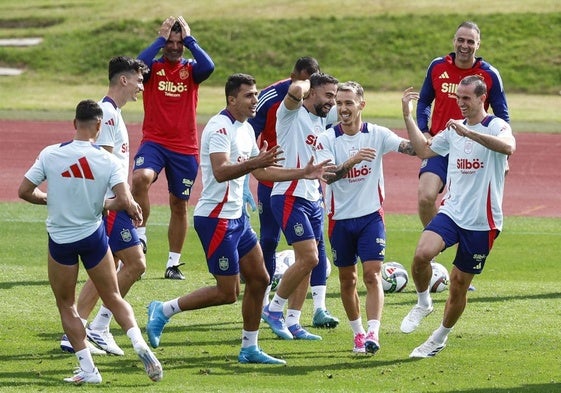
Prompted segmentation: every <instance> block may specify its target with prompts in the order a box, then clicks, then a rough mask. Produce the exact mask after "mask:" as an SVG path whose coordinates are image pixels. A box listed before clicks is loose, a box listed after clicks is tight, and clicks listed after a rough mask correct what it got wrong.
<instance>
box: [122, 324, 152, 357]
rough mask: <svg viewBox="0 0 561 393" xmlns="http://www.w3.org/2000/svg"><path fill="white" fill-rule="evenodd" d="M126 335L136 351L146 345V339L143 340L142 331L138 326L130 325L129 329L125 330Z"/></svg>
mask: <svg viewBox="0 0 561 393" xmlns="http://www.w3.org/2000/svg"><path fill="white" fill-rule="evenodd" d="M127 337H128V338H129V339H130V340H131V343H132V346H133V348H134V350H135V351H136V352H138V351H139V350H140V349H144V347H147V346H148V345H147V344H146V341H145V340H144V337H142V332H141V331H140V328H139V327H138V326H137V327H131V328H130V329H129V330H127Z"/></svg>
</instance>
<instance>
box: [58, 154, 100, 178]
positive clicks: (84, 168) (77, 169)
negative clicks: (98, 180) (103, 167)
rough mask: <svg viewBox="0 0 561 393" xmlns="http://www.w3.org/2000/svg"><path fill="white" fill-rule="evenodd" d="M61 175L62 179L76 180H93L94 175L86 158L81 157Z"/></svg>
mask: <svg viewBox="0 0 561 393" xmlns="http://www.w3.org/2000/svg"><path fill="white" fill-rule="evenodd" d="M61 175H62V177H75V178H78V179H88V180H94V175H93V173H92V170H91V168H90V165H89V164H88V160H87V159H86V157H82V158H80V159H79V160H78V162H77V163H76V164H72V165H70V168H69V169H68V170H66V171H64V172H62V173H61Z"/></svg>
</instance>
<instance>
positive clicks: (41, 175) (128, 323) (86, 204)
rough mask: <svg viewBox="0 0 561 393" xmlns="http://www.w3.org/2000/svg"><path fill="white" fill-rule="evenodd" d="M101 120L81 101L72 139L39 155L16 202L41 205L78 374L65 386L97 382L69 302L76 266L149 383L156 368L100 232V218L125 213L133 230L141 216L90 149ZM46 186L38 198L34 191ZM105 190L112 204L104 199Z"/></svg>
mask: <svg viewBox="0 0 561 393" xmlns="http://www.w3.org/2000/svg"><path fill="white" fill-rule="evenodd" d="M102 119H103V111H102V109H101V108H100V107H99V105H98V104H97V103H96V102H94V101H92V100H84V101H81V102H80V103H79V104H78V105H77V107H76V116H75V119H74V127H75V129H76V133H75V135H74V139H73V140H72V141H70V142H66V143H61V144H56V145H51V146H48V147H46V148H44V149H43V150H42V151H41V153H40V154H39V157H38V158H37V160H36V161H35V163H34V164H33V166H32V167H31V168H30V169H29V170H28V171H27V172H26V174H25V177H24V179H23V181H22V183H21V185H20V187H19V191H18V195H19V197H20V198H22V199H24V200H26V201H28V202H30V203H33V204H39V205H47V211H48V217H47V232H48V235H49V241H48V271H49V282H50V284H51V289H52V290H53V294H54V296H55V299H56V304H57V307H58V310H59V313H60V317H61V322H62V327H63V329H64V332H65V333H66V335H67V336H68V339H69V340H70V343H71V344H72V347H73V348H74V350H75V352H76V358H77V359H78V362H79V369H78V370H77V372H75V374H74V375H73V376H72V377H69V378H65V379H64V380H65V381H66V382H70V383H78V384H79V383H101V380H102V379H101V375H100V373H99V371H98V369H97V368H96V367H95V364H94V362H93V359H92V355H91V353H90V351H89V350H88V348H87V347H86V330H85V329H84V325H83V323H82V320H81V319H80V316H79V315H78V312H77V310H76V304H75V302H74V293H75V290H76V280H77V277H78V267H79V265H78V259H79V258H80V259H81V260H82V264H83V265H84V267H85V268H86V271H87V273H88V276H89V277H90V279H91V280H92V281H93V283H94V284H95V286H96V288H97V289H98V292H99V296H100V297H101V299H102V300H103V304H105V305H106V306H107V307H108V308H109V309H110V310H112V311H113V314H114V315H115V319H116V320H117V323H119V325H120V326H121V327H122V328H123V330H124V331H125V332H126V334H127V336H128V337H129V338H130V340H131V342H132V345H133V348H134V350H135V352H136V353H137V354H138V356H139V358H140V359H141V360H142V362H143V364H144V367H145V370H146V372H147V374H148V376H149V377H150V379H152V380H153V381H159V380H160V379H162V375H163V371H162V366H161V364H160V362H159V361H158V359H156V357H155V356H154V354H153V353H152V351H151V350H150V348H148V345H147V344H146V341H144V338H143V337H142V333H141V332H140V329H139V328H138V325H137V323H136V321H135V319H134V312H133V310H132V308H131V306H130V305H129V304H128V303H127V302H126V301H125V300H124V299H123V298H122V297H121V294H120V292H119V287H118V282H117V274H116V271H115V262H114V260H113V256H112V255H111V250H110V249H109V245H108V239H107V235H106V233H105V226H104V225H103V220H102V212H103V211H104V210H115V211H116V210H124V211H126V213H127V214H128V215H129V216H130V217H131V218H132V219H133V220H134V222H135V223H140V222H142V210H141V208H140V206H139V205H138V204H137V203H136V202H135V201H134V199H133V198H132V195H131V193H130V191H129V187H128V184H127V181H126V180H127V173H126V171H125V170H124V168H123V166H122V164H121V163H120V162H119V161H118V159H117V158H116V157H115V156H114V155H112V154H110V153H109V152H107V151H106V150H104V149H101V148H100V147H99V146H97V145H94V141H95V138H96V137H97V135H98V133H99V129H100V127H101V121H102ZM47 179H48V182H47V192H44V191H42V190H40V189H39V188H38V186H39V185H40V184H41V183H43V182H44V181H45V180H47ZM108 188H110V189H112V190H113V192H114V194H115V197H114V198H111V199H105V193H106V191H107V189H108Z"/></svg>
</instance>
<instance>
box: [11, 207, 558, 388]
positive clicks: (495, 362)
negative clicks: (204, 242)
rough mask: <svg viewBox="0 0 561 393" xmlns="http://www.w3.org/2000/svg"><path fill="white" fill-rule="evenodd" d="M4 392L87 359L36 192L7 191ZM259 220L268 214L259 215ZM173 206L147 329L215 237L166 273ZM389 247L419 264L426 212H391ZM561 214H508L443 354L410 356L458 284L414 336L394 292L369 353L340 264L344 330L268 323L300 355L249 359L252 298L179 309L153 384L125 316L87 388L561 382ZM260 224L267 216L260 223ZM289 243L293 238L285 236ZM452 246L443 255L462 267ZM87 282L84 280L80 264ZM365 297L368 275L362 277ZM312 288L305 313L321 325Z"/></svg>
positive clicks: (394, 256) (154, 236)
mask: <svg viewBox="0 0 561 393" xmlns="http://www.w3.org/2000/svg"><path fill="white" fill-rule="evenodd" d="M0 207H1V212H2V213H0V227H1V228H2V236H1V237H0V249H2V262H1V264H0V292H1V294H2V297H1V299H2V300H1V302H2V318H0V346H1V348H2V351H1V353H0V362H1V363H0V391H2V392H21V391H26V392H60V391H75V389H76V387H74V386H67V385H66V384H64V383H63V382H62V378H64V377H67V376H69V375H70V372H71V371H72V369H73V367H74V366H75V365H76V364H77V362H76V359H75V357H74V356H73V355H69V354H66V353H62V352H61V351H60V349H59V339H60V335H61V333H62V328H61V325H60V320H59V316H58V312H57V310H56V306H55V302H54V297H53V295H52V293H51V290H50V287H49V285H48V281H47V275H46V240H47V237H46V233H45V227H44V219H45V217H46V209H45V208H44V207H40V206H31V205H27V204H23V203H0ZM252 219H253V221H254V222H255V223H256V222H257V217H256V216H255V215H253V216H252ZM167 221H168V217H167V208H164V207H155V208H154V209H153V212H152V216H151V223H150V226H149V233H148V235H149V247H150V249H149V254H148V271H147V273H146V277H145V278H143V279H142V280H141V281H139V282H138V283H136V284H135V286H134V287H133V288H132V290H131V293H130V294H129V296H128V297H127V299H128V300H129V302H130V303H131V304H132V306H133V308H134V310H135V312H136V315H137V320H138V322H139V325H140V327H141V329H142V330H143V331H144V327H145V325H146V311H145V307H146V306H147V304H148V303H149V302H150V301H151V300H153V299H158V300H168V299H171V298H174V297H177V296H180V295H182V294H184V293H186V292H188V291H192V290H194V289H197V288H199V287H201V286H204V285H212V284H213V283H214V280H213V278H212V277H211V276H210V275H209V274H208V272H207V271H206V264H205V262H204V259H203V254H202V248H201V246H200V244H199V241H198V239H197V236H196V234H195V232H194V231H192V230H191V231H190V233H189V235H188V239H187V244H186V246H185V250H186V251H185V253H184V257H183V259H184V260H185V261H186V262H187V264H186V265H185V266H184V270H183V271H184V273H185V274H186V276H187V280H186V281H184V282H178V281H169V280H164V279H163V278H162V276H163V272H164V266H165V260H166V257H167V244H166V243H167V240H166V231H167ZM386 222H387V229H388V249H387V260H396V261H399V262H401V263H403V264H404V265H405V266H406V267H409V266H410V260H411V257H412V255H413V251H414V247H415V245H416V242H417V239H418V236H419V230H420V228H419V224H418V219H417V217H416V216H408V215H393V214H392V215H386ZM559 224H560V220H559V219H534V218H520V217H507V218H506V219H505V228H504V232H503V233H502V234H501V236H500V237H499V238H498V240H497V242H496V243H495V247H494V249H493V252H492V254H491V257H490V258H489V260H488V262H487V265H486V267H485V270H484V272H483V274H482V275H480V276H479V277H476V279H475V281H474V285H475V286H476V291H475V292H470V293H469V302H468V306H467V309H466V311H465V313H464V315H463V317H462V318H461V319H460V321H459V323H458V324H457V325H456V327H455V328H454V330H453V332H452V333H451V335H450V337H449V340H448V346H447V348H446V349H445V350H444V351H443V352H441V353H440V354H439V355H438V356H437V357H435V358H433V359H424V360H410V359H409V357H408V356H409V353H410V352H411V350H412V349H413V348H414V347H416V346H417V345H419V344H420V343H422V342H423V341H424V340H425V339H426V338H427V337H428V335H429V334H430V333H431V332H432V330H433V329H434V328H436V327H437V325H438V324H439V322H440V320H441V317H442V311H443V306H444V302H445V299H446V296H447V293H446V292H444V293H440V294H434V295H433V300H434V303H435V312H434V313H433V314H432V315H431V316H429V317H428V318H427V319H426V320H425V321H424V322H423V323H422V325H421V326H420V327H419V329H418V331H416V332H414V333H412V334H409V335H405V334H402V333H401V332H400V331H399V324H400V322H401V319H402V318H403V316H404V315H405V314H406V313H407V312H408V311H409V309H410V307H411V306H412V305H413V304H414V302H415V293H414V289H413V285H412V282H410V283H409V284H408V286H407V287H406V289H405V291H404V292H403V293H398V294H387V295H386V304H385V308H384V315H383V321H382V328H381V336H380V341H381V346H382V348H381V350H380V351H379V352H378V353H377V354H376V355H375V356H357V355H354V354H353V353H352V352H351V350H352V332H351V329H350V327H349V325H348V322H347V319H346V317H345V315H344V312H343V308H342V305H341V301H340V298H339V293H338V280H337V269H336V268H334V269H333V272H332V275H331V277H330V278H329V282H328V297H327V304H328V308H329V309H330V311H331V312H332V313H333V314H334V315H337V316H338V317H339V318H340V319H341V325H340V326H339V327H337V328H336V329H334V330H318V329H313V328H312V329H311V330H312V331H314V332H316V333H320V334H321V335H322V336H323V341H319V342H299V341H283V340H280V339H277V338H276V336H274V335H273V333H272V332H271V331H270V330H269V328H268V327H267V326H262V329H261V332H260V338H259V341H260V345H261V347H262V348H263V349H264V350H265V351H266V352H268V353H270V354H273V355H275V356H280V357H282V358H284V359H285V360H286V361H287V363H288V364H287V365H286V366H261V365H240V364H238V363H237V354H238V351H239V347H240V335H241V316H240V307H241V304H240V302H238V303H236V304H234V305H229V306H221V307H214V308H209V309H205V310H199V311H193V312H185V313H182V314H179V315H177V316H175V317H174V318H173V319H172V320H171V321H170V323H169V324H168V325H167V326H166V328H165V330H164V334H163V336H162V343H161V346H160V347H159V348H158V349H156V350H155V353H156V354H157V356H158V357H159V359H160V361H161V362H162V364H163V366H164V379H163V380H162V381H161V382H159V383H152V382H151V381H150V380H149V379H148V378H147V376H146V375H145V373H144V370H143V368H142V365H141V363H140V362H139V361H138V359H137V358H136V355H135V354H134V352H133V350H132V348H131V347H130V343H129V340H128V338H127V337H126V335H125V334H124V333H122V332H121V331H120V329H119V328H118V326H116V325H113V326H112V331H113V333H114V334H115V338H116V341H117V342H118V343H119V344H120V345H121V346H122V347H123V349H124V350H125V356H124V357H112V356H103V357H96V358H95V361H96V364H97V366H98V367H99V369H100V371H101V373H102V376H103V379H104V381H103V383H102V385H100V386H87V387H82V389H87V390H90V389H100V390H102V391H105V392H138V390H139V389H145V390H146V391H149V392H177V391H182V392H191V391H193V392H295V391H296V392H298V391H306V392H326V391H330V392H352V391H357V392H362V391H375V392H470V393H471V392H473V393H491V392H493V393H496V392H499V393H502V392H504V393H506V392H540V393H543V392H558V391H560V389H561V379H560V377H559V370H558V366H557V365H558V364H559V360H560V357H561V355H560V353H561V351H560V344H559V343H560V342H561V333H560V332H559V319H560V314H561V312H560V311H559V310H561V293H560V291H559V273H558V272H559V267H558V260H559V255H560V254H561V241H560V240H561V238H560V236H561V235H560V233H559ZM254 227H255V228H258V227H257V225H256V224H255V225H254ZM281 248H282V247H281ZM452 252H453V250H449V251H447V252H445V253H443V254H442V256H441V257H440V258H439V259H438V260H439V262H440V263H442V264H443V265H445V266H446V267H448V268H450V261H451V259H452V257H453V256H452ZM80 278H81V282H80V285H81V284H82V283H83V280H84V279H85V273H84V270H83V269H82V270H81V275H80ZM360 288H361V291H360V295H361V299H362V301H364V296H365V292H364V287H363V286H362V284H361V286H360ZM311 313H312V310H311V299H310V300H309V301H307V302H306V304H305V306H304V309H303V314H302V322H303V324H304V325H305V326H306V327H310V325H311V317H312V316H311Z"/></svg>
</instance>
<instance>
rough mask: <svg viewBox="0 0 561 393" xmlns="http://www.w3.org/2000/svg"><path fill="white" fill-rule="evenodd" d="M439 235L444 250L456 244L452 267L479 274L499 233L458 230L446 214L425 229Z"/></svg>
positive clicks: (439, 216)
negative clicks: (442, 241)
mask: <svg viewBox="0 0 561 393" xmlns="http://www.w3.org/2000/svg"><path fill="white" fill-rule="evenodd" d="M425 231H432V232H435V233H437V234H438V235H440V237H442V239H443V240H444V249H447V248H448V247H451V246H453V245H454V244H458V249H457V250H456V257H455V258H454V262H453V263H454V265H455V266H456V267H457V268H458V269H460V270H461V271H462V272H464V273H470V274H479V273H481V272H482V271H483V267H484V266H485V261H486V260H487V256H488V255H489V253H490V252H491V248H493V243H494V241H495V239H496V238H497V237H498V236H499V234H500V231H499V230H497V229H493V230H489V231H470V230H467V229H463V228H460V227H459V226H458V225H457V224H456V223H455V222H454V221H453V220H452V219H451V218H450V217H448V216H447V215H446V214H443V213H438V214H437V215H436V216H435V217H434V218H433V219H432V220H431V222H430V223H429V224H428V225H427V227H426V228H425Z"/></svg>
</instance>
